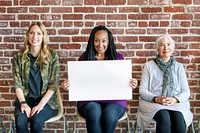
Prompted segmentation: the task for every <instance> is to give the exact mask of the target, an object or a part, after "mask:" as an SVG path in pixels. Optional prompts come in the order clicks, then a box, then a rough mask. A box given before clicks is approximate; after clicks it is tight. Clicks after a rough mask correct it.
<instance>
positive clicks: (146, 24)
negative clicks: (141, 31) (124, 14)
mask: <svg viewBox="0 0 200 133" xmlns="http://www.w3.org/2000/svg"><path fill="white" fill-rule="evenodd" d="M138 26H139V27H148V23H147V22H142V21H140V22H139V23H138Z"/></svg>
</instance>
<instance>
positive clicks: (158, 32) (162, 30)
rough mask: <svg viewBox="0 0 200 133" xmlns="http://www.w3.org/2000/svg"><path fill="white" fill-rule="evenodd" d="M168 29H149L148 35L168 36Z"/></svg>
mask: <svg viewBox="0 0 200 133" xmlns="http://www.w3.org/2000/svg"><path fill="white" fill-rule="evenodd" d="M166 33H167V32H166V29H147V34H159V35H160V34H166Z"/></svg>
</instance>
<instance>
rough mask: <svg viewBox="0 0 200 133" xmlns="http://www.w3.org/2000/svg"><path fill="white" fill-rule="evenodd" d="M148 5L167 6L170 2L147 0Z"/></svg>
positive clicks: (168, 0) (165, 0) (166, 0)
mask: <svg viewBox="0 0 200 133" xmlns="http://www.w3.org/2000/svg"><path fill="white" fill-rule="evenodd" d="M149 4H150V5H169V4H170V0H149Z"/></svg>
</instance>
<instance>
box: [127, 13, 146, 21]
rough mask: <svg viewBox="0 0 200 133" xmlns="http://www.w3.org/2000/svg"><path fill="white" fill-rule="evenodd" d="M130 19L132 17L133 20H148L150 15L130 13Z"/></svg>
mask: <svg viewBox="0 0 200 133" xmlns="http://www.w3.org/2000/svg"><path fill="white" fill-rule="evenodd" d="M128 19H131V20H148V19H149V16H148V15H147V14H130V15H128Z"/></svg>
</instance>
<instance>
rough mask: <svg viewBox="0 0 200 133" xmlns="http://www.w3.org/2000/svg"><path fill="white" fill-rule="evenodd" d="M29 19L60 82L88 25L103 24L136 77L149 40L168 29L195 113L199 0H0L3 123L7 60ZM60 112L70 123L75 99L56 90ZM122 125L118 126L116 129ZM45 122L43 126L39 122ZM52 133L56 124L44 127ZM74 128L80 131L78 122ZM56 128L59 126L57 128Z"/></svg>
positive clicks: (8, 107)
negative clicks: (56, 64) (51, 54)
mask: <svg viewBox="0 0 200 133" xmlns="http://www.w3.org/2000/svg"><path fill="white" fill-rule="evenodd" d="M31 21H42V22H43V24H44V25H45V26H46V28H47V31H48V36H49V40H50V42H49V46H50V47H52V48H54V49H56V50H57V52H58V53H59V56H60V71H61V72H60V76H61V78H60V81H62V80H63V79H64V78H66V77H67V61H71V60H77V58H78V57H79V56H80V54H81V53H83V51H84V50H85V47H86V44H87V39H88V36H89V33H90V31H91V29H92V28H93V27H94V26H96V25H100V24H101V25H106V26H107V27H108V28H109V29H110V30H111V31H112V33H113V35H114V38H115V42H116V45H117V48H118V49H117V50H118V51H119V52H120V53H122V54H123V55H124V56H125V58H126V59H131V60H132V63H133V77H135V78H137V79H138V80H140V77H141V70H142V67H143V65H144V63H145V62H147V61H148V60H150V59H152V58H154V57H155V50H154V48H153V44H154V41H155V39H156V37H157V36H159V35H160V34H166V33H169V34H171V36H172V37H173V39H174V40H175V41H176V51H175V56H176V58H177V60H178V61H180V62H182V63H183V64H184V66H185V68H186V72H187V76H188V81H189V85H190V90H191V100H190V101H191V111H192V112H193V113H194V118H195V120H197V115H199V113H200V107H199V105H200V102H199V100H200V88H199V85H200V80H199V78H200V72H199V70H200V50H199V49H200V1H199V0H1V1H0V73H1V74H0V99H1V100H0V114H1V117H3V119H4V121H5V123H6V125H7V127H8V126H9V123H8V122H9V120H10V116H11V114H12V113H13V106H12V104H13V101H14V99H15V94H14V91H13V89H12V86H13V80H12V70H11V60H12V57H13V55H14V54H15V53H16V51H18V50H19V49H21V48H22V47H23V40H24V37H25V32H26V29H27V27H28V26H29V25H30V23H31ZM61 94H62V97H63V104H64V107H65V108H64V112H65V115H66V117H67V119H68V123H69V126H70V127H72V126H73V118H74V117H75V116H76V113H75V106H76V104H75V102H68V93H67V92H66V91H63V90H62V89H61ZM137 107H138V88H137V89H136V90H134V91H133V100H131V101H129V109H128V114H129V118H130V121H131V123H132V122H134V120H135V116H136V111H137ZM124 124H125V123H123V122H122V123H119V124H118V130H117V131H118V132H120V130H121V131H122V130H124ZM45 126H46V125H45ZM47 126H48V127H52V128H54V130H52V129H49V128H48V129H47V130H49V131H51V132H52V133H53V132H54V131H55V132H56V130H57V129H58V128H56V127H60V125H58V124H57V125H56V124H52V125H47ZM77 127H78V128H79V129H80V130H81V131H84V128H82V127H85V125H84V122H78V124H77ZM59 131H60V132H62V130H61V129H59Z"/></svg>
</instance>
